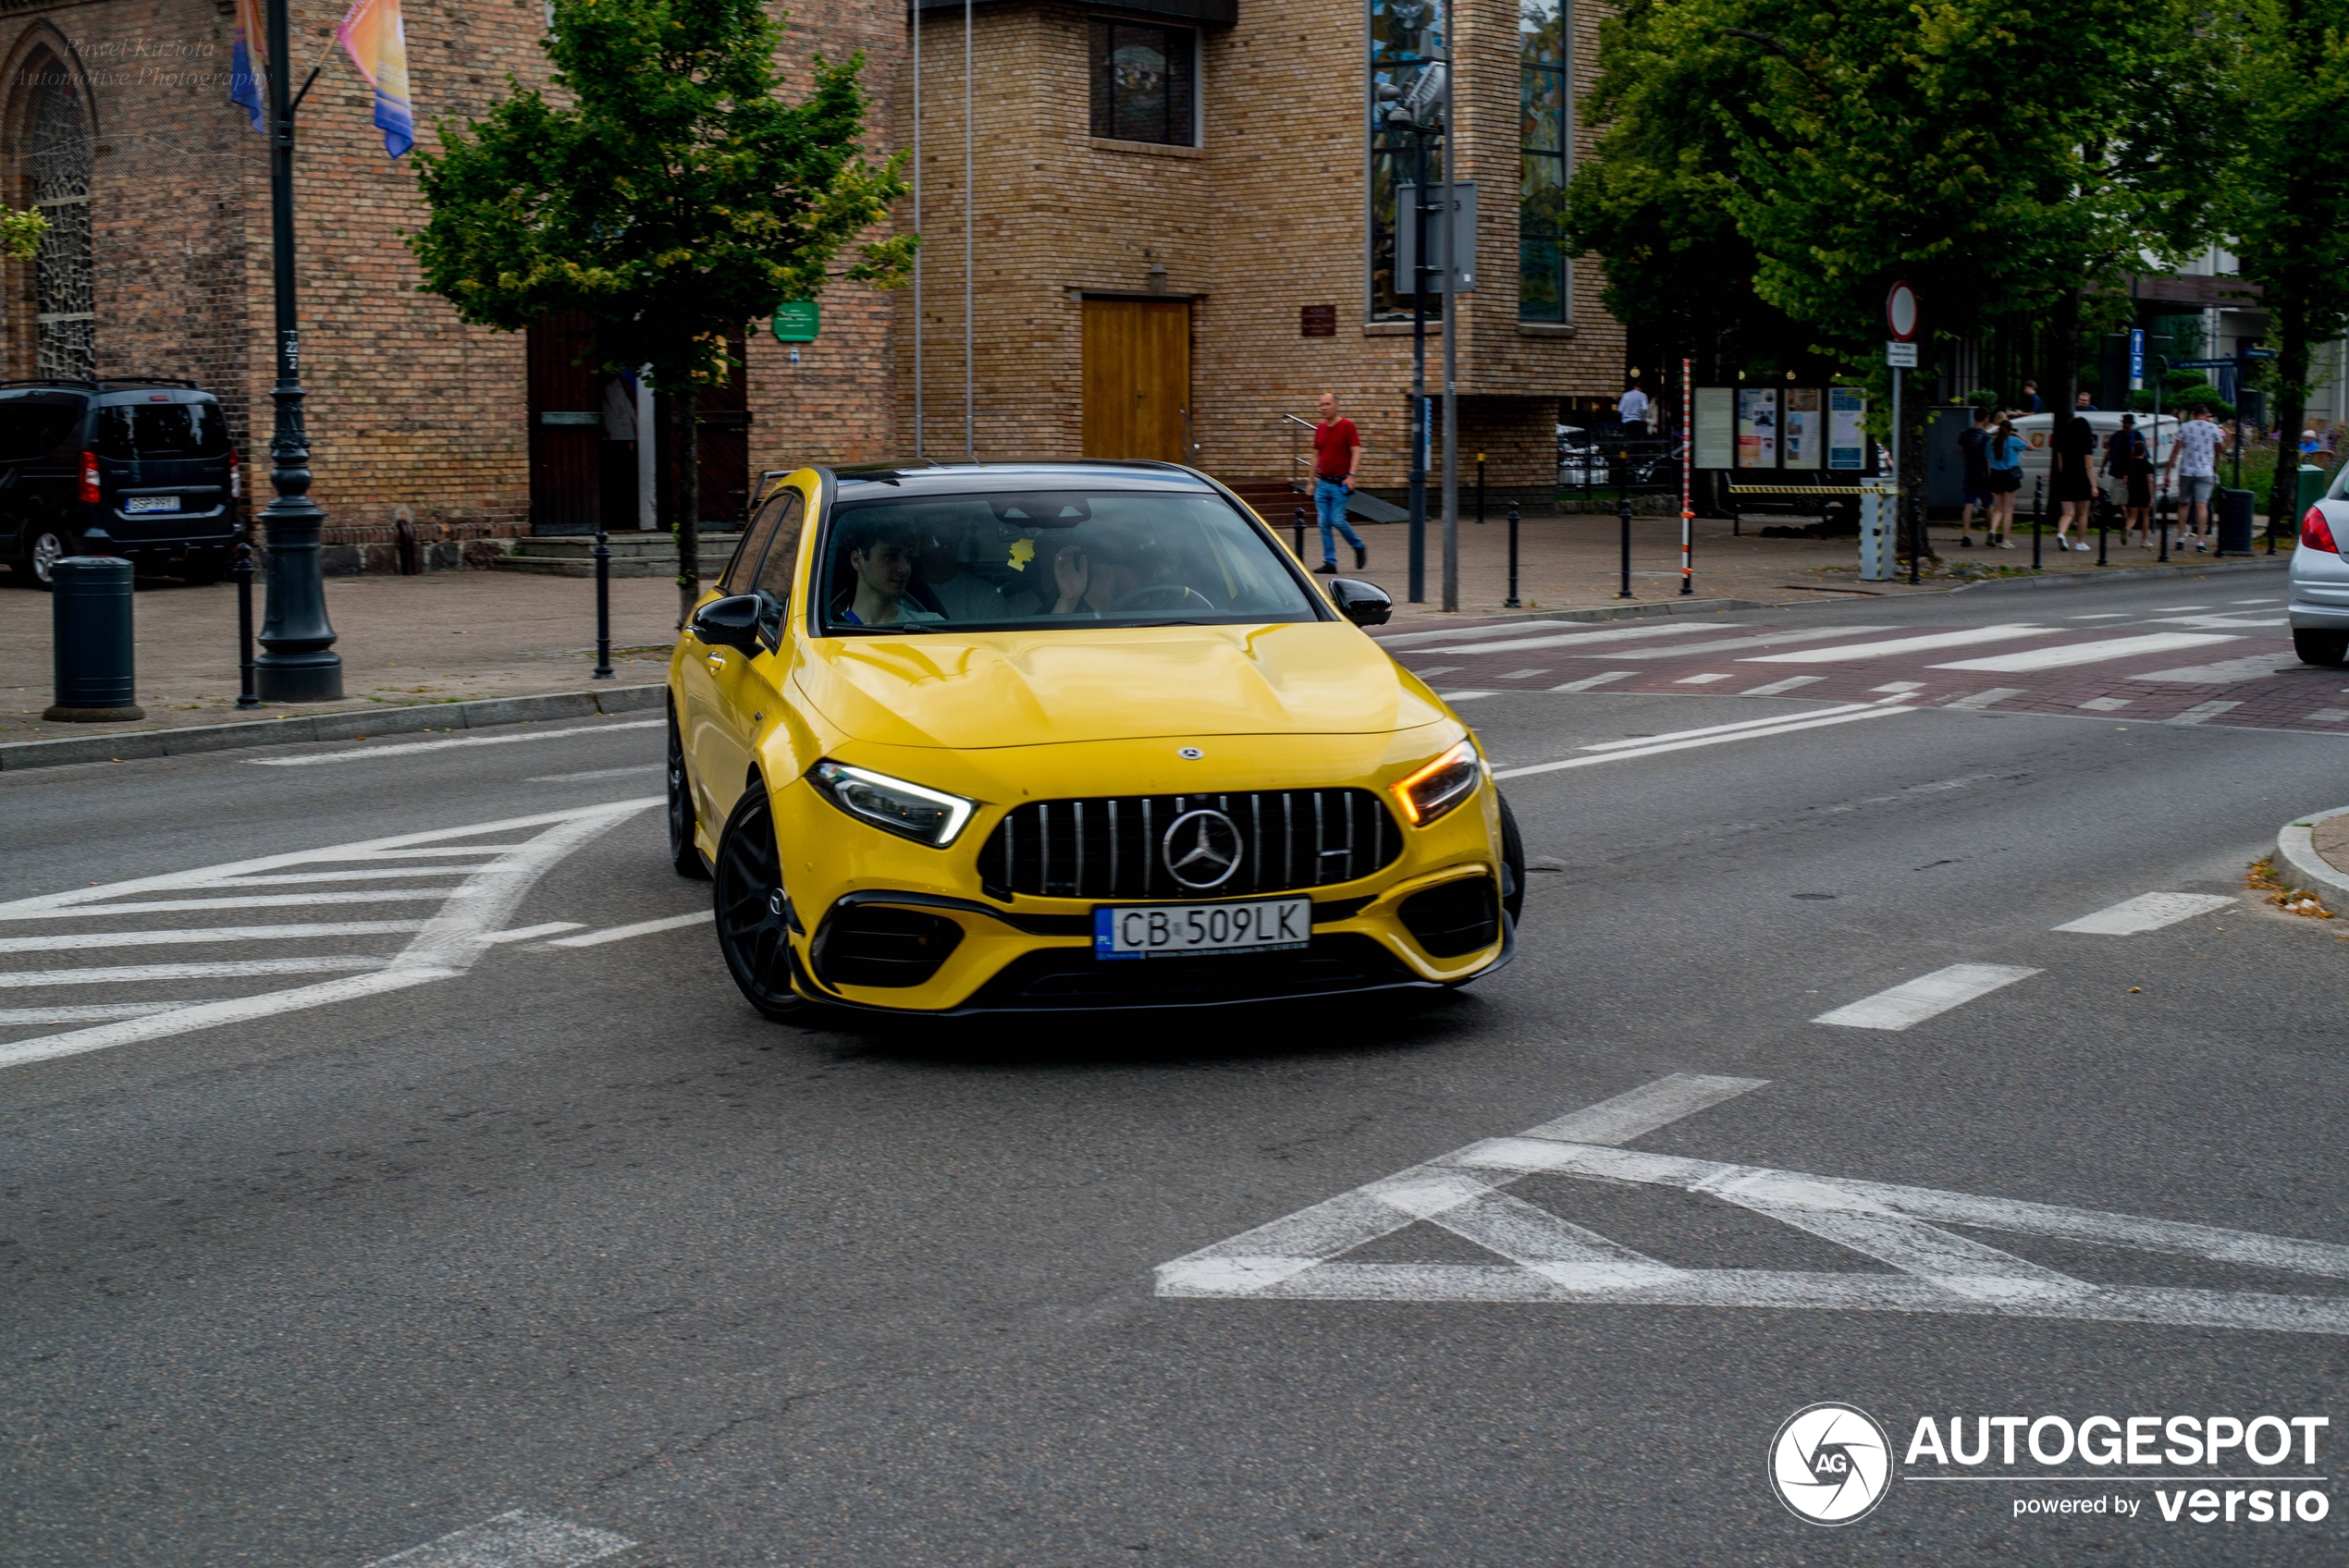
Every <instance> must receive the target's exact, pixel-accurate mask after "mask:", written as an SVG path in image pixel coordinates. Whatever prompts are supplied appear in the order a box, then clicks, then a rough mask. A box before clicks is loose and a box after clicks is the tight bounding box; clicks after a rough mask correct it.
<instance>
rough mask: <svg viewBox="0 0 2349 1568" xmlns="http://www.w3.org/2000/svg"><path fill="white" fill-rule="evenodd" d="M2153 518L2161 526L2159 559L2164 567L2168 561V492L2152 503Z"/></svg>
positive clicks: (2164, 492)
mask: <svg viewBox="0 0 2349 1568" xmlns="http://www.w3.org/2000/svg"><path fill="white" fill-rule="evenodd" d="M2153 518H2154V521H2156V522H2158V523H2159V524H2160V525H2161V557H2160V558H2161V560H2162V562H2163V564H2165V565H2166V564H2168V562H2169V559H2170V493H2169V492H2168V491H2166V490H2165V491H2163V492H2162V494H2161V498H2160V499H2159V500H2158V501H2156V502H2154V504H2153Z"/></svg>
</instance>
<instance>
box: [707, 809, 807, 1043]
mask: <svg viewBox="0 0 2349 1568" xmlns="http://www.w3.org/2000/svg"><path fill="white" fill-rule="evenodd" d="M712 880H713V881H714V882H715V883H716V885H717V886H716V890H715V902H716V904H717V907H718V950H719V952H720V953H722V954H723V955H725V959H726V969H727V972H728V973H729V974H732V975H733V977H734V984H735V985H737V986H741V987H742V992H743V995H744V997H745V998H748V999H749V1001H750V1005H751V1006H753V1007H755V1008H756V1009H757V1010H758V1011H760V1012H762V1013H764V1014H766V1015H767V1016H768V1017H769V1018H771V1019H773V1020H774V1021H775V1022H776V1023H806V1022H807V1019H808V1014H809V1013H810V1012H812V1011H814V1004H812V1003H810V1002H809V1001H808V1000H807V999H806V998H805V997H802V996H801V995H800V994H799V993H798V992H796V991H794V990H793V989H792V986H791V937H790V933H789V930H788V928H787V927H786V926H785V925H784V919H783V883H782V854H781V850H780V849H778V847H777V846H776V843H775V812H774V808H773V807H772V806H770V805H769V804H768V802H767V785H766V782H765V781H764V780H763V779H756V778H754V779H752V780H751V783H750V788H749V789H747V790H744V791H743V798H742V799H741V800H740V801H738V802H735V804H734V810H733V815H731V816H729V817H727V818H726V830H725V831H724V832H723V833H720V834H719V836H718V866H717V869H716V871H715V872H714V873H713V874H712Z"/></svg>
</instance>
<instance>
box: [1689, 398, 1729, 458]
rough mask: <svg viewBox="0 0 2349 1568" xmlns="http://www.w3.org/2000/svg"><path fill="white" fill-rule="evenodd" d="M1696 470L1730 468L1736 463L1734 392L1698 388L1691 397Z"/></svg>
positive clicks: (1693, 453) (1693, 456) (1692, 453)
mask: <svg viewBox="0 0 2349 1568" xmlns="http://www.w3.org/2000/svg"><path fill="white" fill-rule="evenodd" d="M1695 405H1696V406H1695V410H1694V413H1695V418H1696V432H1695V435H1696V440H1695V444H1694V446H1695V449H1694V450H1693V451H1692V452H1691V454H1690V456H1691V464H1692V466H1694V467H1697V468H1734V467H1736V466H1737V459H1738V416H1737V388H1736V387H1734V386H1700V387H1698V388H1697V389H1696V397H1695Z"/></svg>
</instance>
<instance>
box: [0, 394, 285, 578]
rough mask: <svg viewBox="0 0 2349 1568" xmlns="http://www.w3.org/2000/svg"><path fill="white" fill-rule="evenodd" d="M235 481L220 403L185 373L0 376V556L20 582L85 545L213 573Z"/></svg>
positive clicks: (158, 566) (183, 573) (229, 531)
mask: <svg viewBox="0 0 2349 1568" xmlns="http://www.w3.org/2000/svg"><path fill="white" fill-rule="evenodd" d="M239 487H240V486H239V476H238V472H237V453H236V449H235V448H234V447H230V446H229V445H228V420H227V419H226V418H224V417H223V416H222V414H221V411H220V401H219V399H218V398H215V397H214V396H213V395H212V394H211V393H209V392H206V391H203V390H202V389H201V388H199V387H198V386H196V385H195V383H193V382H191V381H160V380H127V381H8V382H0V560H5V561H6V562H8V563H9V565H10V567H11V568H12V570H14V572H15V575H16V578H17V581H18V582H22V583H27V584H32V585H38V586H41V587H46V586H47V585H48V582H49V569H50V567H51V566H52V565H53V564H55V562H56V560H57V559H58V558H59V557H64V556H84V555H88V556H119V557H125V558H127V559H129V560H130V561H131V562H133V563H134V564H135V565H136V566H137V567H138V568H139V569H140V570H141V571H160V572H171V573H174V574H176V575H178V576H179V577H183V578H185V579H187V580H188V581H189V582H214V581H215V580H217V579H218V578H219V576H220V574H221V573H222V572H224V571H226V570H228V563H229V558H230V556H231V553H232V551H233V550H234V547H235V545H236V533H237V501H238V491H239Z"/></svg>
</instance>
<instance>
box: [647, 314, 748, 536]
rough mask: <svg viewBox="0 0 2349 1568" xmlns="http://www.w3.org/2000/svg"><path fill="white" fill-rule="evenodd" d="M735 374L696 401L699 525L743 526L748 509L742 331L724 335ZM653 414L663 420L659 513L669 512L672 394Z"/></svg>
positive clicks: (673, 477) (673, 483) (673, 478)
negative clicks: (699, 451) (697, 415)
mask: <svg viewBox="0 0 2349 1568" xmlns="http://www.w3.org/2000/svg"><path fill="white" fill-rule="evenodd" d="M726 354H727V357H728V358H730V359H732V361H734V365H735V370H734V374H732V376H731V377H729V378H728V380H727V382H726V385H725V386H711V387H706V388H704V389H703V391H702V393H701V396H700V397H699V398H698V399H696V401H697V405H698V410H699V418H700V423H701V431H700V440H699V445H700V448H701V465H700V467H701V477H700V484H701V520H700V521H701V526H702V527H704V528H705V529H718V528H724V529H727V530H729V531H732V530H733V529H737V528H740V527H741V526H742V525H743V520H744V518H746V517H747V516H749V515H750V361H749V359H748V356H747V355H746V353H745V352H744V342H743V335H742V334H741V333H740V332H736V333H734V334H733V335H732V337H729V338H728V339H727V340H726ZM653 403H654V408H653V414H654V419H655V421H656V423H658V425H659V426H660V436H659V440H660V445H659V447H658V448H657V451H658V459H659V482H660V502H659V505H660V515H661V516H662V517H663V518H667V517H669V516H670V515H671V512H672V510H673V508H674V505H675V501H674V497H675V496H676V494H677V457H676V454H675V453H674V452H672V451H670V436H671V435H673V434H674V432H673V431H672V430H671V429H670V423H669V422H670V411H669V409H670V399H669V398H666V397H662V398H654V399H653Z"/></svg>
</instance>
